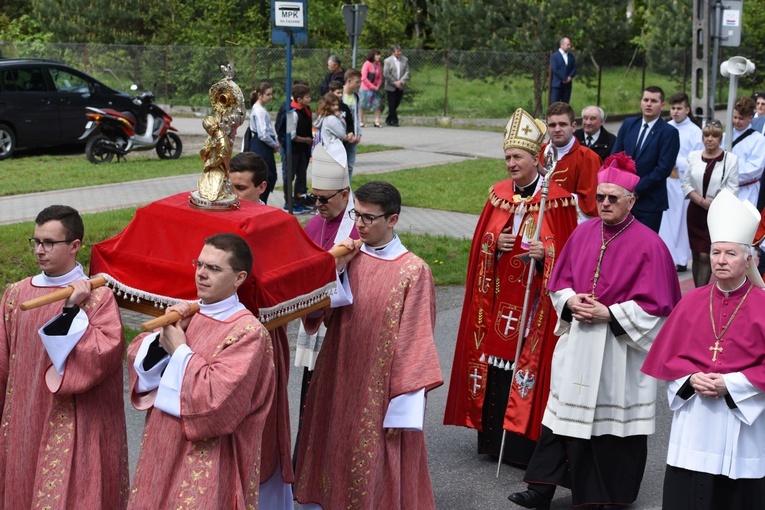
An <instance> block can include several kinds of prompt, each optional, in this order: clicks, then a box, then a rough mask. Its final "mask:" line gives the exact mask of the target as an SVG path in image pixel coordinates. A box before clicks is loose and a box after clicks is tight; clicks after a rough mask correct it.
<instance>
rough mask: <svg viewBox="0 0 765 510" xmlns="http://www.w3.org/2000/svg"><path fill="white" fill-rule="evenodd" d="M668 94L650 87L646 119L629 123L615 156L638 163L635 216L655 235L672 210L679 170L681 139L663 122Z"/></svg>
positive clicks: (644, 103)
mask: <svg viewBox="0 0 765 510" xmlns="http://www.w3.org/2000/svg"><path fill="white" fill-rule="evenodd" d="M663 108H664V91H663V90H662V89H660V88H659V87H653V86H652V87H646V88H645V90H643V98H642V99H641V101H640V110H641V111H642V113H643V115H642V117H633V118H631V119H627V120H625V121H624V123H623V124H622V127H621V128H620V129H619V134H618V135H617V136H616V144H615V145H614V148H613V151H612V153H617V152H621V151H624V152H626V153H627V155H628V156H630V157H631V158H632V159H633V160H634V161H635V166H636V167H637V175H638V177H640V182H639V183H638V185H637V187H636V188H635V195H636V196H637V201H636V202H635V206H634V207H633V208H632V214H633V215H634V216H635V218H637V220H638V221H639V222H641V223H642V224H644V225H646V226H647V227H649V228H650V229H651V230H653V231H654V232H656V233H658V232H659V227H660V226H661V216H662V213H663V212H664V211H665V210H667V209H669V199H668V198H667V177H669V175H670V174H671V173H672V169H673V168H674V167H675V160H676V159H677V153H678V152H679V151H680V136H679V134H678V132H677V129H675V128H673V127H672V126H670V125H669V124H667V123H666V122H664V120H663V119H662V118H661V111H662V109H663Z"/></svg>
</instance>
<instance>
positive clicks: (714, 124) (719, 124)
mask: <svg viewBox="0 0 765 510" xmlns="http://www.w3.org/2000/svg"><path fill="white" fill-rule="evenodd" d="M707 126H712V127H716V128H718V129H719V128H722V122H720V121H719V120H708V121H706V122H705V123H704V127H707Z"/></svg>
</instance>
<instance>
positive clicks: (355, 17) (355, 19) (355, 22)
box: [351, 4, 359, 69]
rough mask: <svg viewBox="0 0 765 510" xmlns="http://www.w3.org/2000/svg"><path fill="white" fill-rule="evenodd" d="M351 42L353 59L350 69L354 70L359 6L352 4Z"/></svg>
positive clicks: (357, 42)
mask: <svg viewBox="0 0 765 510" xmlns="http://www.w3.org/2000/svg"><path fill="white" fill-rule="evenodd" d="M351 38H352V40H353V58H352V62H351V64H352V67H353V68H354V69H356V50H357V49H358V44H359V6H358V5H356V4H353V33H352V34H351Z"/></svg>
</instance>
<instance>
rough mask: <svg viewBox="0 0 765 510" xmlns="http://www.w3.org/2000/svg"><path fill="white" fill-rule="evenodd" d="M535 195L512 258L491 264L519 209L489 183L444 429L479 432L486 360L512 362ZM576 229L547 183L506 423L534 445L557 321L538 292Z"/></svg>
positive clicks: (504, 189)
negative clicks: (540, 246)
mask: <svg viewBox="0 0 765 510" xmlns="http://www.w3.org/2000/svg"><path fill="white" fill-rule="evenodd" d="M540 202H541V193H540V192H537V194H536V195H534V196H533V197H532V198H531V200H530V201H529V202H528V203H527V204H526V212H525V213H524V215H523V219H522V221H521V228H520V229H519V232H517V233H516V238H515V245H514V247H513V251H511V252H510V253H505V254H503V255H502V256H499V257H498V252H497V250H496V240H497V238H498V236H499V233H500V232H501V231H502V229H503V228H505V227H507V226H512V225H513V221H514V216H515V211H516V208H518V207H519V206H520V205H521V199H520V196H518V195H515V188H514V183H513V181H512V180H510V179H508V180H505V181H501V182H498V183H496V184H495V185H494V186H493V187H492V188H491V190H490V196H489V201H488V202H487V203H486V206H485V207H484V210H483V213H482V214H481V218H480V219H479V220H478V226H477V227H476V231H475V235H474V236H473V245H472V247H471V250H470V261H469V262H468V276H467V284H466V289H465V303H464V305H463V308H462V319H461V320H460V328H459V332H458V334H457V346H456V348H455V351H454V364H453V367H452V376H451V382H450V385H449V397H448V399H447V402H446V412H445V415H444V424H446V425H462V426H466V427H470V428H475V429H478V430H482V423H481V421H482V414H481V409H482V407H483V402H484V396H485V392H486V388H485V386H484V382H485V381H486V377H487V373H488V364H487V362H488V358H489V357H492V356H493V357H496V358H499V359H501V360H502V363H503V364H506V363H507V360H513V359H514V358H515V351H516V346H517V342H518V332H519V330H520V329H521V328H520V327H519V323H520V319H521V314H522V311H523V299H524V295H525V293H526V282H527V281H528V270H529V260H531V259H530V258H529V257H528V247H527V246H526V247H524V242H523V238H524V237H531V236H532V235H533V233H534V231H535V229H536V226H537V221H538V219H539V205H540ZM575 227H576V204H575V202H574V199H573V198H572V197H571V195H570V194H569V193H568V192H567V191H565V190H564V189H563V188H561V187H560V186H558V185H557V184H555V183H554V182H551V183H550V192H549V195H548V198H547V206H546V209H545V215H544V223H543V225H542V231H541V234H540V240H541V241H542V242H543V243H544V246H545V260H544V265H543V268H542V271H541V272H539V271H537V272H536V274H535V276H534V279H533V281H532V289H531V291H530V300H529V302H530V310H531V313H530V314H529V320H528V327H529V333H528V336H527V338H526V341H525V343H524V345H523V348H522V350H521V357H520V360H519V364H518V367H519V371H518V374H517V375H516V380H515V381H513V386H512V389H511V395H510V401H509V402H508V409H507V413H506V417H505V424H504V428H505V430H508V431H511V432H515V433H518V434H521V435H523V436H525V437H528V438H529V439H533V440H536V439H537V438H538V437H539V432H540V429H541V422H542V414H543V412H544V407H545V403H546V400H547V393H548V390H549V385H550V377H549V369H550V362H551V359H552V352H553V348H554V347H555V342H556V337H555V335H554V334H553V331H554V328H555V323H556V321H557V316H556V314H555V310H554V309H553V307H552V302H551V301H550V297H549V295H548V292H547V290H546V289H545V285H546V283H547V280H548V279H549V277H550V274H551V273H552V270H553V267H554V264H555V261H556V259H557V256H558V254H559V253H560V250H561V248H562V247H563V244H565V242H566V240H567V239H568V237H569V235H571V232H572V231H573V230H574V228H575Z"/></svg>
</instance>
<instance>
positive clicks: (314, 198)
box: [308, 189, 343, 205]
mask: <svg viewBox="0 0 765 510" xmlns="http://www.w3.org/2000/svg"><path fill="white" fill-rule="evenodd" d="M341 191H343V190H341V189H339V190H337V191H335V192H334V193H332V194H331V195H330V196H328V197H322V196H319V195H314V194H311V195H308V199H309V200H310V201H311V202H314V203H316V201H317V200H318V201H319V203H320V204H322V205H327V204H328V203H329V201H330V200H331V199H332V197H334V196H335V195H337V194H338V193H340V192H341Z"/></svg>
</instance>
